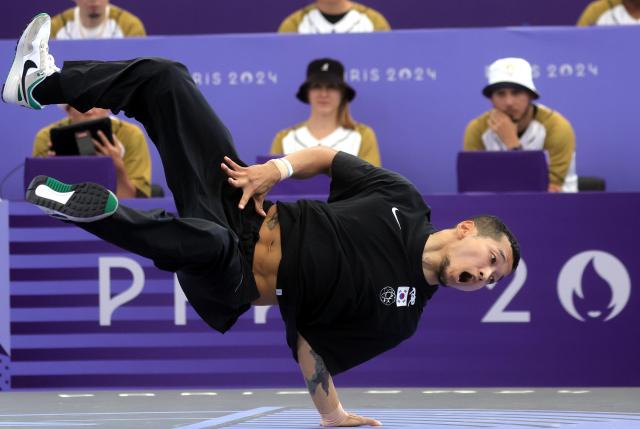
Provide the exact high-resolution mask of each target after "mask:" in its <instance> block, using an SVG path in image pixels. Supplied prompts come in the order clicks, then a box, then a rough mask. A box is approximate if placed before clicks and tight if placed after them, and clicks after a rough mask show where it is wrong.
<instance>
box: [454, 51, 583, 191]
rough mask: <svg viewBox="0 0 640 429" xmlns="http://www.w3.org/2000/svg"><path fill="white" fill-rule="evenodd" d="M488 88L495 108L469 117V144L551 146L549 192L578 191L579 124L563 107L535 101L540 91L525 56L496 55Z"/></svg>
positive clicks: (486, 93)
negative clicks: (576, 130) (572, 121)
mask: <svg viewBox="0 0 640 429" xmlns="http://www.w3.org/2000/svg"><path fill="white" fill-rule="evenodd" d="M482 94H483V95H484V96H485V97H487V98H489V99H490V100H491V104H492V105H493V109H492V110H490V111H488V112H485V113H483V114H482V115H480V116H479V117H477V118H475V119H473V120H472V121H471V122H469V124H468V125H467V128H466V131H465V135H464V150H491V151H499V150H546V151H547V152H548V154H549V192H577V190H578V177H577V175H576V166H575V145H576V143H575V134H574V132H573V128H572V127H571V124H570V123H569V121H568V120H567V119H565V118H564V117H563V116H562V115H561V114H560V113H558V112H557V111H555V110H552V109H550V108H548V107H546V106H543V105H541V104H537V103H536V104H534V103H533V100H537V99H538V98H539V97H540V94H539V93H538V90H537V88H536V87H535V84H534V83H533V72H532V69H531V65H530V64H529V63H528V62H527V61H526V60H524V59H522V58H501V59H499V60H496V61H494V62H493V63H492V64H491V65H490V66H489V70H488V83H487V85H486V86H485V87H484V89H483V90H482Z"/></svg>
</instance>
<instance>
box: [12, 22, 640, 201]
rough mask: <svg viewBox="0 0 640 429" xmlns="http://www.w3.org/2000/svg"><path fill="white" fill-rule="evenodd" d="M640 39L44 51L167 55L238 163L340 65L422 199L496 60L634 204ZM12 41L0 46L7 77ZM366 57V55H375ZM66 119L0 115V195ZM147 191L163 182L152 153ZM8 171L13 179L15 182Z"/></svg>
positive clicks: (402, 37) (442, 175)
mask: <svg viewBox="0 0 640 429" xmlns="http://www.w3.org/2000/svg"><path fill="white" fill-rule="evenodd" d="M639 37H640V27H638V26H635V27H631V28H588V29H578V28H542V29H541V28H510V29H481V30H421V31H398V32H392V33H384V34H383V33H377V34H364V35H335V36H332V37H322V36H295V35H293V36H282V35H261V36H258V35H238V36H193V37H186V36H182V37H172V38H160V37H159V38H147V39H141V40H131V39H129V40H119V41H97V42H87V41H80V42H53V43H52V44H51V50H52V52H53V53H55V54H56V56H57V58H58V62H59V64H62V60H65V59H67V60H68V59H81V58H83V57H84V58H87V57H94V58H96V59H105V60H107V59H122V58H131V57H136V56H165V57H169V58H172V59H176V60H178V61H181V62H184V63H185V64H186V65H187V66H188V67H189V68H190V70H191V71H192V74H193V76H194V79H195V80H196V81H197V82H198V84H199V86H200V89H201V90H202V92H203V93H204V95H205V96H206V97H207V99H208V100H209V101H210V103H211V104H212V105H213V106H214V108H215V109H216V110H217V111H218V113H219V115H220V116H221V118H222V119H223V120H224V121H225V122H226V124H227V125H228V127H229V128H230V130H231V132H232V133H233V135H234V137H235V141H236V146H237V148H238V151H239V153H240V156H241V157H243V158H244V159H245V160H246V161H248V162H252V161H253V160H255V158H256V156H257V155H262V154H264V153H266V152H267V151H268V149H269V147H270V145H271V140H272V139H273V136H274V135H275V134H276V132H277V131H278V130H280V129H282V128H285V127H287V126H291V125H292V124H294V123H297V122H299V121H301V120H304V119H305V118H306V117H307V115H308V110H307V109H308V108H307V106H306V105H303V104H302V103H300V102H298V101H297V100H296V99H295V97H294V94H295V92H296V90H297V88H298V86H299V85H300V83H301V82H302V80H303V77H304V70H305V68H306V64H307V63H308V62H309V60H311V59H313V58H317V57H320V56H332V57H336V58H339V59H342V60H343V61H344V62H345V63H346V67H347V79H348V80H349V81H350V83H351V84H352V85H353V86H354V87H355V89H356V90H357V91H358V96H357V98H356V99H355V100H354V102H353V104H352V111H353V115H354V117H355V118H356V119H357V120H359V121H362V122H364V123H366V124H369V125H371V126H372V127H373V128H374V129H375V131H376V133H377V136H378V140H379V144H380V150H381V155H382V162H383V165H385V166H387V167H389V168H391V169H393V170H397V171H400V172H401V173H403V174H405V175H406V176H407V177H409V178H410V179H411V180H412V181H413V182H414V183H416V185H417V186H418V188H419V189H421V190H422V191H423V192H424V193H442V192H455V190H456V180H455V163H456V154H457V152H458V151H459V150H460V148H461V146H462V136H463V132H464V128H465V126H466V124H467V123H468V121H469V120H471V119H472V118H473V117H475V116H476V115H478V114H480V113H481V112H483V111H485V110H486V109H488V108H489V103H488V101H487V100H486V99H485V98H484V97H483V96H482V95H481V94H480V90H481V88H482V87H483V86H484V83H485V81H484V70H485V67H486V66H487V65H488V64H490V63H491V62H492V61H493V60H494V59H496V58H498V57H503V56H513V55H516V56H524V57H526V58H528V59H529V60H530V61H531V62H532V63H533V64H534V67H535V76H536V80H535V82H536V85H537V87H538V88H539V91H540V93H541V95H542V96H541V99H540V101H541V102H542V103H544V104H546V105H548V106H551V107H553V108H555V109H557V110H558V111H560V112H561V113H562V114H563V115H564V116H565V117H567V118H568V119H569V120H570V121H571V122H572V124H573V126H574V128H575V131H576V135H577V151H578V152H577V171H578V174H581V175H596V176H603V177H604V178H606V180H607V186H608V190H612V191H638V190H640V179H639V176H638V173H637V160H638V159H640V145H639V144H637V140H638V134H637V130H636V126H635V125H636V122H637V119H636V116H637V113H636V112H637V109H636V108H635V104H634V101H635V98H634V97H624V96H621V94H628V93H629V88H631V86H630V83H632V82H635V81H636V78H637V76H638V74H639V73H640V59H638V57H637V56H634V55H628V54H627V52H631V51H633V49H634V47H635V45H634V42H633V41H634V40H637V39H638V38H639ZM13 49H14V42H12V41H5V42H0V58H2V59H3V61H4V66H2V64H0V69H2V67H6V69H8V67H9V61H10V58H12V55H13ZM372 52H375V55H372ZM61 116H63V114H62V112H61V111H60V110H59V109H57V108H56V107H49V108H47V109H45V110H44V111H43V112H33V111H29V110H27V109H21V108H20V109H18V108H16V107H15V106H10V105H5V104H0V126H1V127H2V130H3V131H4V134H3V137H2V144H3V148H4V154H3V157H1V158H0V178H1V179H0V196H4V197H8V198H18V199H19V198H22V194H23V191H22V183H21V177H22V171H21V169H20V168H21V167H20V166H21V164H22V163H23V162H24V157H25V156H28V155H29V154H30V152H31V144H32V140H33V136H34V134H35V133H36V131H37V130H38V128H40V127H42V126H44V125H46V124H48V123H51V122H53V121H54V120H56V119H58V118H60V117H61ZM152 152H153V156H154V162H153V167H154V168H153V176H154V182H159V183H163V182H164V178H163V175H162V169H161V164H160V162H159V160H158V157H157V153H156V152H155V149H154V150H153V151H152ZM12 172H13V173H12Z"/></svg>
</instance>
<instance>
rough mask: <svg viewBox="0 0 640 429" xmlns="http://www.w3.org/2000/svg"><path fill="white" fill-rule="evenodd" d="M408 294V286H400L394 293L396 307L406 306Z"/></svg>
mask: <svg viewBox="0 0 640 429" xmlns="http://www.w3.org/2000/svg"><path fill="white" fill-rule="evenodd" d="M408 295H409V286H401V287H399V288H398V293H397V294H396V307H406V306H407V298H408Z"/></svg>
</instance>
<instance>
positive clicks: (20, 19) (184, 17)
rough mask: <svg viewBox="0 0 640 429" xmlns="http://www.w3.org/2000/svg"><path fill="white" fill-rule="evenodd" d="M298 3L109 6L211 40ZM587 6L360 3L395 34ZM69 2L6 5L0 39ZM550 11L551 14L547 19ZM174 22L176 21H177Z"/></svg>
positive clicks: (516, 21)
mask: <svg viewBox="0 0 640 429" xmlns="http://www.w3.org/2000/svg"><path fill="white" fill-rule="evenodd" d="M311 2H312V1H311V0H309V1H301V0H277V1H269V2H267V1H265V0H234V1H223V0H207V1H203V0H182V1H179V2H177V1H174V0H155V1H152V2H150V1H139V0H119V1H114V2H113V3H114V4H116V5H118V6H121V7H123V8H125V9H127V10H129V11H131V12H133V13H134V14H136V15H137V16H138V17H140V19H142V21H143V22H144V24H145V27H146V29H147V32H148V33H149V34H152V35H157V34H212V33H260V32H275V31H276V30H277V29H278V26H279V25H280V22H281V21H282V20H283V19H284V18H285V17H286V16H287V15H289V14H290V13H292V12H293V11H294V10H297V9H299V8H300V7H302V6H304V5H306V4H308V3H311ZM589 2H590V0H562V1H561V2H558V1H556V0H538V1H536V2H525V1H512V0H482V1H478V0H447V1H436V0H393V1H389V0H363V3H365V4H366V5H368V6H370V7H372V8H374V9H376V10H378V11H380V12H381V13H382V14H383V15H385V17H386V18H387V20H388V21H389V23H390V24H391V26H392V28H394V29H407V28H443V27H489V26H507V25H574V24H575V23H576V21H577V20H578V17H579V16H580V13H581V12H582V10H583V9H584V8H585V7H586V5H587V4H589ZM72 5H73V4H72V3H71V2H70V1H69V0H47V2H46V4H44V3H43V2H34V1H21V2H7V4H6V5H5V9H6V10H5V15H4V16H5V17H7V18H6V19H5V20H4V22H3V25H2V27H0V38H8V39H10V38H14V37H16V34H19V32H20V31H22V28H23V26H24V23H26V22H27V21H28V20H29V19H30V18H31V17H32V16H34V15H35V14H36V13H39V12H48V13H50V14H56V13H58V12H60V11H62V10H64V9H66V8H69V7H71V6H72ZM550 11H553V12H552V13H550ZM176 17H180V18H179V19H176Z"/></svg>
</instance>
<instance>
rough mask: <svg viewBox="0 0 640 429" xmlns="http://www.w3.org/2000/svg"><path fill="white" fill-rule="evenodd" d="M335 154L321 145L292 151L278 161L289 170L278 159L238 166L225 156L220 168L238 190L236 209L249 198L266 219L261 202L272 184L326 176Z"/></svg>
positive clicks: (244, 204) (243, 204)
mask: <svg viewBox="0 0 640 429" xmlns="http://www.w3.org/2000/svg"><path fill="white" fill-rule="evenodd" d="M337 153H338V152H336V151H335V150H333V149H330V148H327V147H322V146H317V147H312V148H308V149H303V150H301V151H298V152H294V153H292V154H290V155H287V156H285V157H284V158H281V159H283V160H286V162H288V163H289V166H290V167H291V170H289V171H287V166H286V164H282V163H279V161H278V160H270V161H268V162H266V163H264V164H256V165H252V166H249V167H242V166H240V165H238V164H236V163H235V162H233V160H231V158H228V157H225V159H224V161H225V162H224V163H222V164H221V167H222V169H223V170H224V171H225V172H226V173H227V175H228V176H229V183H230V184H231V185H232V186H234V187H236V188H242V198H241V199H240V203H239V205H238V206H239V207H240V209H244V207H245V206H246V204H247V203H248V202H249V199H251V198H253V199H254V201H255V203H256V204H255V206H256V211H257V212H258V213H259V214H261V215H262V216H266V213H265V212H264V209H263V208H262V203H263V201H264V198H265V196H266V195H267V194H268V193H269V191H270V190H271V188H272V187H273V185H275V184H276V183H278V182H279V181H280V180H283V179H285V178H287V177H289V176H291V175H293V177H296V178H299V179H305V178H309V177H313V176H315V175H317V174H320V173H324V174H329V172H330V169H331V163H332V162H333V158H335V156H336V154H337Z"/></svg>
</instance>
